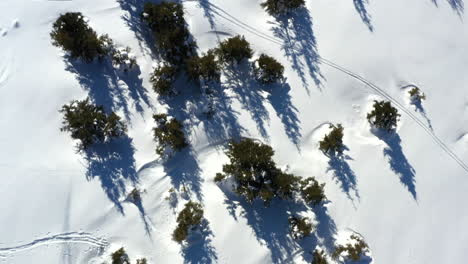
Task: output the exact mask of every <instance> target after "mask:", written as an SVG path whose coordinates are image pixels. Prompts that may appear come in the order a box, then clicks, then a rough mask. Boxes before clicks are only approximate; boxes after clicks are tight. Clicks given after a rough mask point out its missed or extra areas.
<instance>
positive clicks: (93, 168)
mask: <svg viewBox="0 0 468 264" xmlns="http://www.w3.org/2000/svg"><path fill="white" fill-rule="evenodd" d="M134 152H135V149H134V147H133V143H132V139H131V138H129V137H127V136H125V137H122V138H116V139H113V140H111V141H109V142H104V143H96V144H94V145H92V146H90V147H89V148H87V149H86V150H85V151H84V153H85V161H86V163H87V171H86V178H87V179H88V180H92V179H94V178H98V179H99V180H100V181H101V187H102V189H103V190H104V192H105V193H106V195H107V197H108V198H109V200H111V201H112V202H113V203H114V204H115V206H116V207H117V209H118V210H119V212H120V213H122V214H124V211H123V207H122V205H121V202H120V198H121V197H123V196H125V195H126V188H125V185H126V182H131V183H132V184H135V183H136V182H138V175H137V173H136V168H135V159H134V157H133V156H134Z"/></svg>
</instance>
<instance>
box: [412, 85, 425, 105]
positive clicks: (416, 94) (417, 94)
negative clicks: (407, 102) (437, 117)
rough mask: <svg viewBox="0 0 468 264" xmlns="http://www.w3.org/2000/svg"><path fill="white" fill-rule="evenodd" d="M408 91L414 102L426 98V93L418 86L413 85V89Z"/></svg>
mask: <svg viewBox="0 0 468 264" xmlns="http://www.w3.org/2000/svg"><path fill="white" fill-rule="evenodd" d="M408 93H409V95H410V99H411V101H412V102H421V101H422V100H426V95H425V94H424V93H422V92H421V90H419V88H418V87H413V89H411V90H410V91H409V92H408Z"/></svg>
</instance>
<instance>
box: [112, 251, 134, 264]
mask: <svg viewBox="0 0 468 264" xmlns="http://www.w3.org/2000/svg"><path fill="white" fill-rule="evenodd" d="M112 264H130V259H129V258H128V255H127V253H126V252H125V249H124V248H123V247H121V248H120V249H119V250H117V251H115V252H114V253H112Z"/></svg>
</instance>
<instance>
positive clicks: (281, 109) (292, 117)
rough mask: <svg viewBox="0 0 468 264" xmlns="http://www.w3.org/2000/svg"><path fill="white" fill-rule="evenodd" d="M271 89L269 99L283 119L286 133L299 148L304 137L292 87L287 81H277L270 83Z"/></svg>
mask: <svg viewBox="0 0 468 264" xmlns="http://www.w3.org/2000/svg"><path fill="white" fill-rule="evenodd" d="M269 89H270V95H269V96H268V101H269V102H270V104H271V106H272V107H273V109H275V112H276V115H277V116H278V117H279V118H280V119H281V122H282V123H283V126H284V129H285V132H286V135H287V136H288V137H289V139H290V140H291V142H292V143H294V145H296V147H297V148H299V143H300V139H301V138H302V134H301V127H300V123H301V121H300V120H299V118H298V117H297V112H298V110H297V108H296V107H295V106H294V105H293V104H292V101H291V95H289V91H290V90H291V87H290V86H289V84H287V83H277V84H273V85H270V86H269Z"/></svg>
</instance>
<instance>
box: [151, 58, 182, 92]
mask: <svg viewBox="0 0 468 264" xmlns="http://www.w3.org/2000/svg"><path fill="white" fill-rule="evenodd" d="M176 77H177V69H176V68H175V67H174V66H172V65H169V64H164V65H162V66H159V67H157V68H155V69H154V72H153V74H152V75H151V76H150V82H151V84H152V85H153V90H154V91H155V92H156V93H157V94H160V95H169V94H171V93H173V87H172V86H173V84H174V82H175V80H176Z"/></svg>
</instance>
